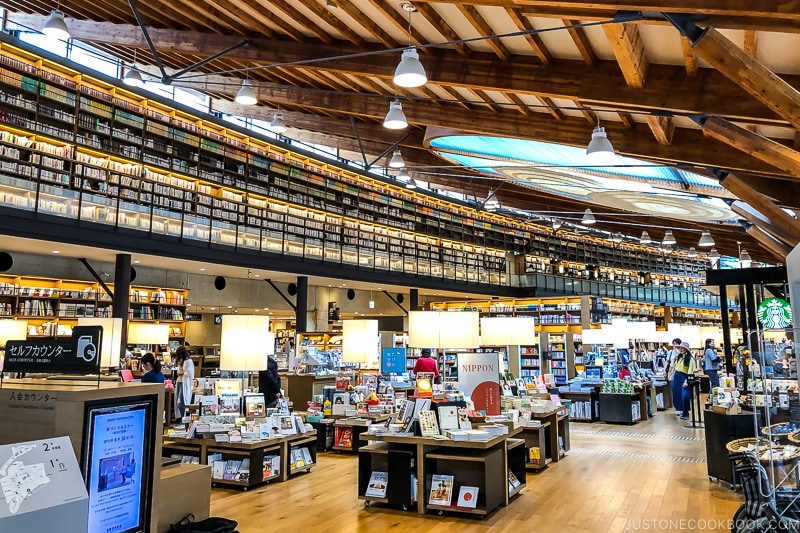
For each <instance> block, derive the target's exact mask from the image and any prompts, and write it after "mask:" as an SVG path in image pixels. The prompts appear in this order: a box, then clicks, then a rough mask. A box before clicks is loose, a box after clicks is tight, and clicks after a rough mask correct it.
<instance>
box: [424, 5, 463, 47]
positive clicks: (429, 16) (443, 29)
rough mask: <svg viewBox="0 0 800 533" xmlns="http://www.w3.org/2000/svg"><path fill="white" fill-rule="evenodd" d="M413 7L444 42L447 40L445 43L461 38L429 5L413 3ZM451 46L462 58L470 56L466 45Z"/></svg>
mask: <svg viewBox="0 0 800 533" xmlns="http://www.w3.org/2000/svg"><path fill="white" fill-rule="evenodd" d="M414 7H416V8H417V12H418V13H419V14H420V15H422V16H423V17H424V18H425V20H426V21H427V22H428V24H430V25H431V26H433V28H434V29H435V30H436V31H438V32H439V33H440V34H441V35H442V37H444V38H445V40H447V41H458V40H460V39H461V37H460V36H459V35H458V34H457V33H456V32H455V31H453V28H451V27H450V26H448V25H447V24H446V23H445V22H444V19H442V16H441V15H439V13H437V12H436V10H435V9H434V8H433V6H431V5H429V4H424V3H418V2H415V3H414ZM453 46H455V49H456V51H457V52H458V53H459V54H461V55H462V56H465V57H466V56H469V55H470V50H469V48H468V47H467V45H466V44H464V43H457V44H455V45H453Z"/></svg>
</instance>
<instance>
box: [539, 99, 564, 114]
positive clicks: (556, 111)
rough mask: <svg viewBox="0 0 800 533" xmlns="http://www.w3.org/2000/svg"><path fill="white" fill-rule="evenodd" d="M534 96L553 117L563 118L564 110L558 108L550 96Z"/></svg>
mask: <svg viewBox="0 0 800 533" xmlns="http://www.w3.org/2000/svg"><path fill="white" fill-rule="evenodd" d="M536 98H538V99H539V101H540V102H541V103H542V104H543V105H545V106H547V110H548V111H549V112H550V114H551V115H553V118H554V119H556V120H564V112H563V111H561V110H560V109H559V108H558V106H557V105H556V103H555V102H553V100H552V99H551V98H548V97H547V96H537V97H536Z"/></svg>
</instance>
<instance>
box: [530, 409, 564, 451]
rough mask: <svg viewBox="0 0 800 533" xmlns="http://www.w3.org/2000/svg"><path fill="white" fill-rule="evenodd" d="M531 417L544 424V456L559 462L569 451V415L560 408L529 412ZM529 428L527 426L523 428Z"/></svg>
mask: <svg viewBox="0 0 800 533" xmlns="http://www.w3.org/2000/svg"><path fill="white" fill-rule="evenodd" d="M531 418H535V419H536V420H540V421H541V422H542V426H545V424H547V425H546V426H545V429H544V431H545V440H546V453H545V456H544V457H546V458H548V459H550V460H551V461H553V462H554V463H557V462H559V461H560V460H561V459H563V458H564V456H566V454H567V452H568V451H569V415H565V414H564V413H563V411H561V410H560V409H556V410H555V411H551V412H549V413H531ZM525 429H529V428H525ZM530 429H537V428H530Z"/></svg>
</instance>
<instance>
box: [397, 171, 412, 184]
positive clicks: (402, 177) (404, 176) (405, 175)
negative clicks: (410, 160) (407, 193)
mask: <svg viewBox="0 0 800 533" xmlns="http://www.w3.org/2000/svg"><path fill="white" fill-rule="evenodd" d="M397 181H399V182H401V183H408V182H409V181H411V174H410V173H409V172H408V170H407V169H406V168H405V167H403V168H401V169H400V171H399V172H398V173H397Z"/></svg>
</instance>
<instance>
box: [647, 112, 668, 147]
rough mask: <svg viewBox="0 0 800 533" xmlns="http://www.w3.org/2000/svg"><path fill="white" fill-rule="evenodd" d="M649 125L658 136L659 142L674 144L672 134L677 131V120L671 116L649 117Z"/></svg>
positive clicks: (655, 135)
mask: <svg viewBox="0 0 800 533" xmlns="http://www.w3.org/2000/svg"><path fill="white" fill-rule="evenodd" d="M647 125H648V126H650V131H652V132H653V136H654V137H655V138H656V141H657V142H658V144H662V145H670V144H672V135H673V134H674V133H675V122H674V121H673V120H672V118H671V117H654V116H648V117H647Z"/></svg>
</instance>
